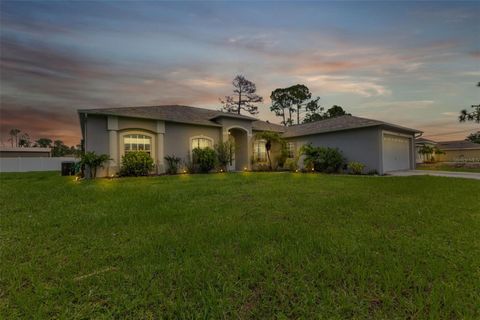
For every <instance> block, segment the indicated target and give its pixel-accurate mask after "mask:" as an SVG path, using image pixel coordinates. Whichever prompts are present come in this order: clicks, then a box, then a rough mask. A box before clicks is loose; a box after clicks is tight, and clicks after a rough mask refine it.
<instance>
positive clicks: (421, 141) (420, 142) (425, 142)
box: [415, 138, 437, 163]
mask: <svg viewBox="0 0 480 320" xmlns="http://www.w3.org/2000/svg"><path fill="white" fill-rule="evenodd" d="M436 145H437V143H436V142H435V141H433V140H429V139H425V138H418V139H415V153H416V162H417V163H424V162H429V161H430V159H431V158H432V157H433V158H434V159H435V157H436V154H435V151H433V153H432V154H431V155H428V154H422V153H420V149H421V148H422V147H423V146H428V147H431V148H433V149H434V148H435V146H436Z"/></svg>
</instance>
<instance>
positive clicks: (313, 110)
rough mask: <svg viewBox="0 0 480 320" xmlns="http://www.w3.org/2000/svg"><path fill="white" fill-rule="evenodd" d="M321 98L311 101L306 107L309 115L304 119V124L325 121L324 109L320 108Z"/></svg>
mask: <svg viewBox="0 0 480 320" xmlns="http://www.w3.org/2000/svg"><path fill="white" fill-rule="evenodd" d="M319 101H320V97H318V98H316V99H314V100H311V101H309V102H308V103H307V105H306V106H305V110H306V112H307V114H306V115H305V118H304V119H303V123H308V122H314V121H318V120H322V119H323V110H324V109H323V107H322V106H320V103H319Z"/></svg>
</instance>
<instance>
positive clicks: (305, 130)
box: [283, 115, 420, 138]
mask: <svg viewBox="0 0 480 320" xmlns="http://www.w3.org/2000/svg"><path fill="white" fill-rule="evenodd" d="M373 126H385V127H391V128H396V129H400V130H403V131H408V132H420V131H418V130H415V129H410V128H406V127H401V126H397V125H394V124H391V123H388V122H383V121H378V120H372V119H366V118H360V117H355V116H349V115H347V116H340V117H336V118H330V119H325V120H320V121H315V122H310V123H304V124H299V125H294V126H290V127H288V128H287V132H285V134H284V135H283V136H284V137H285V138H291V137H298V136H307V135H311V134H317V133H326V132H333V131H341V130H349V129H357V128H365V127H373Z"/></svg>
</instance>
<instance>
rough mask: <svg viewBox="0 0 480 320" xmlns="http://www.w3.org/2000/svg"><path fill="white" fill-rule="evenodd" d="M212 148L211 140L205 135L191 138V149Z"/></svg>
mask: <svg viewBox="0 0 480 320" xmlns="http://www.w3.org/2000/svg"><path fill="white" fill-rule="evenodd" d="M207 147H208V148H213V140H212V139H210V138H207V137H195V138H192V150H193V149H195V148H200V149H203V148H207Z"/></svg>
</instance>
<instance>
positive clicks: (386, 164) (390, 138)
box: [383, 134, 411, 172]
mask: <svg viewBox="0 0 480 320" xmlns="http://www.w3.org/2000/svg"><path fill="white" fill-rule="evenodd" d="M410 152H411V150H410V139H409V138H405V137H401V136H395V135H390V134H384V135H383V171H384V172H387V171H395V170H408V169H410Z"/></svg>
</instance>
